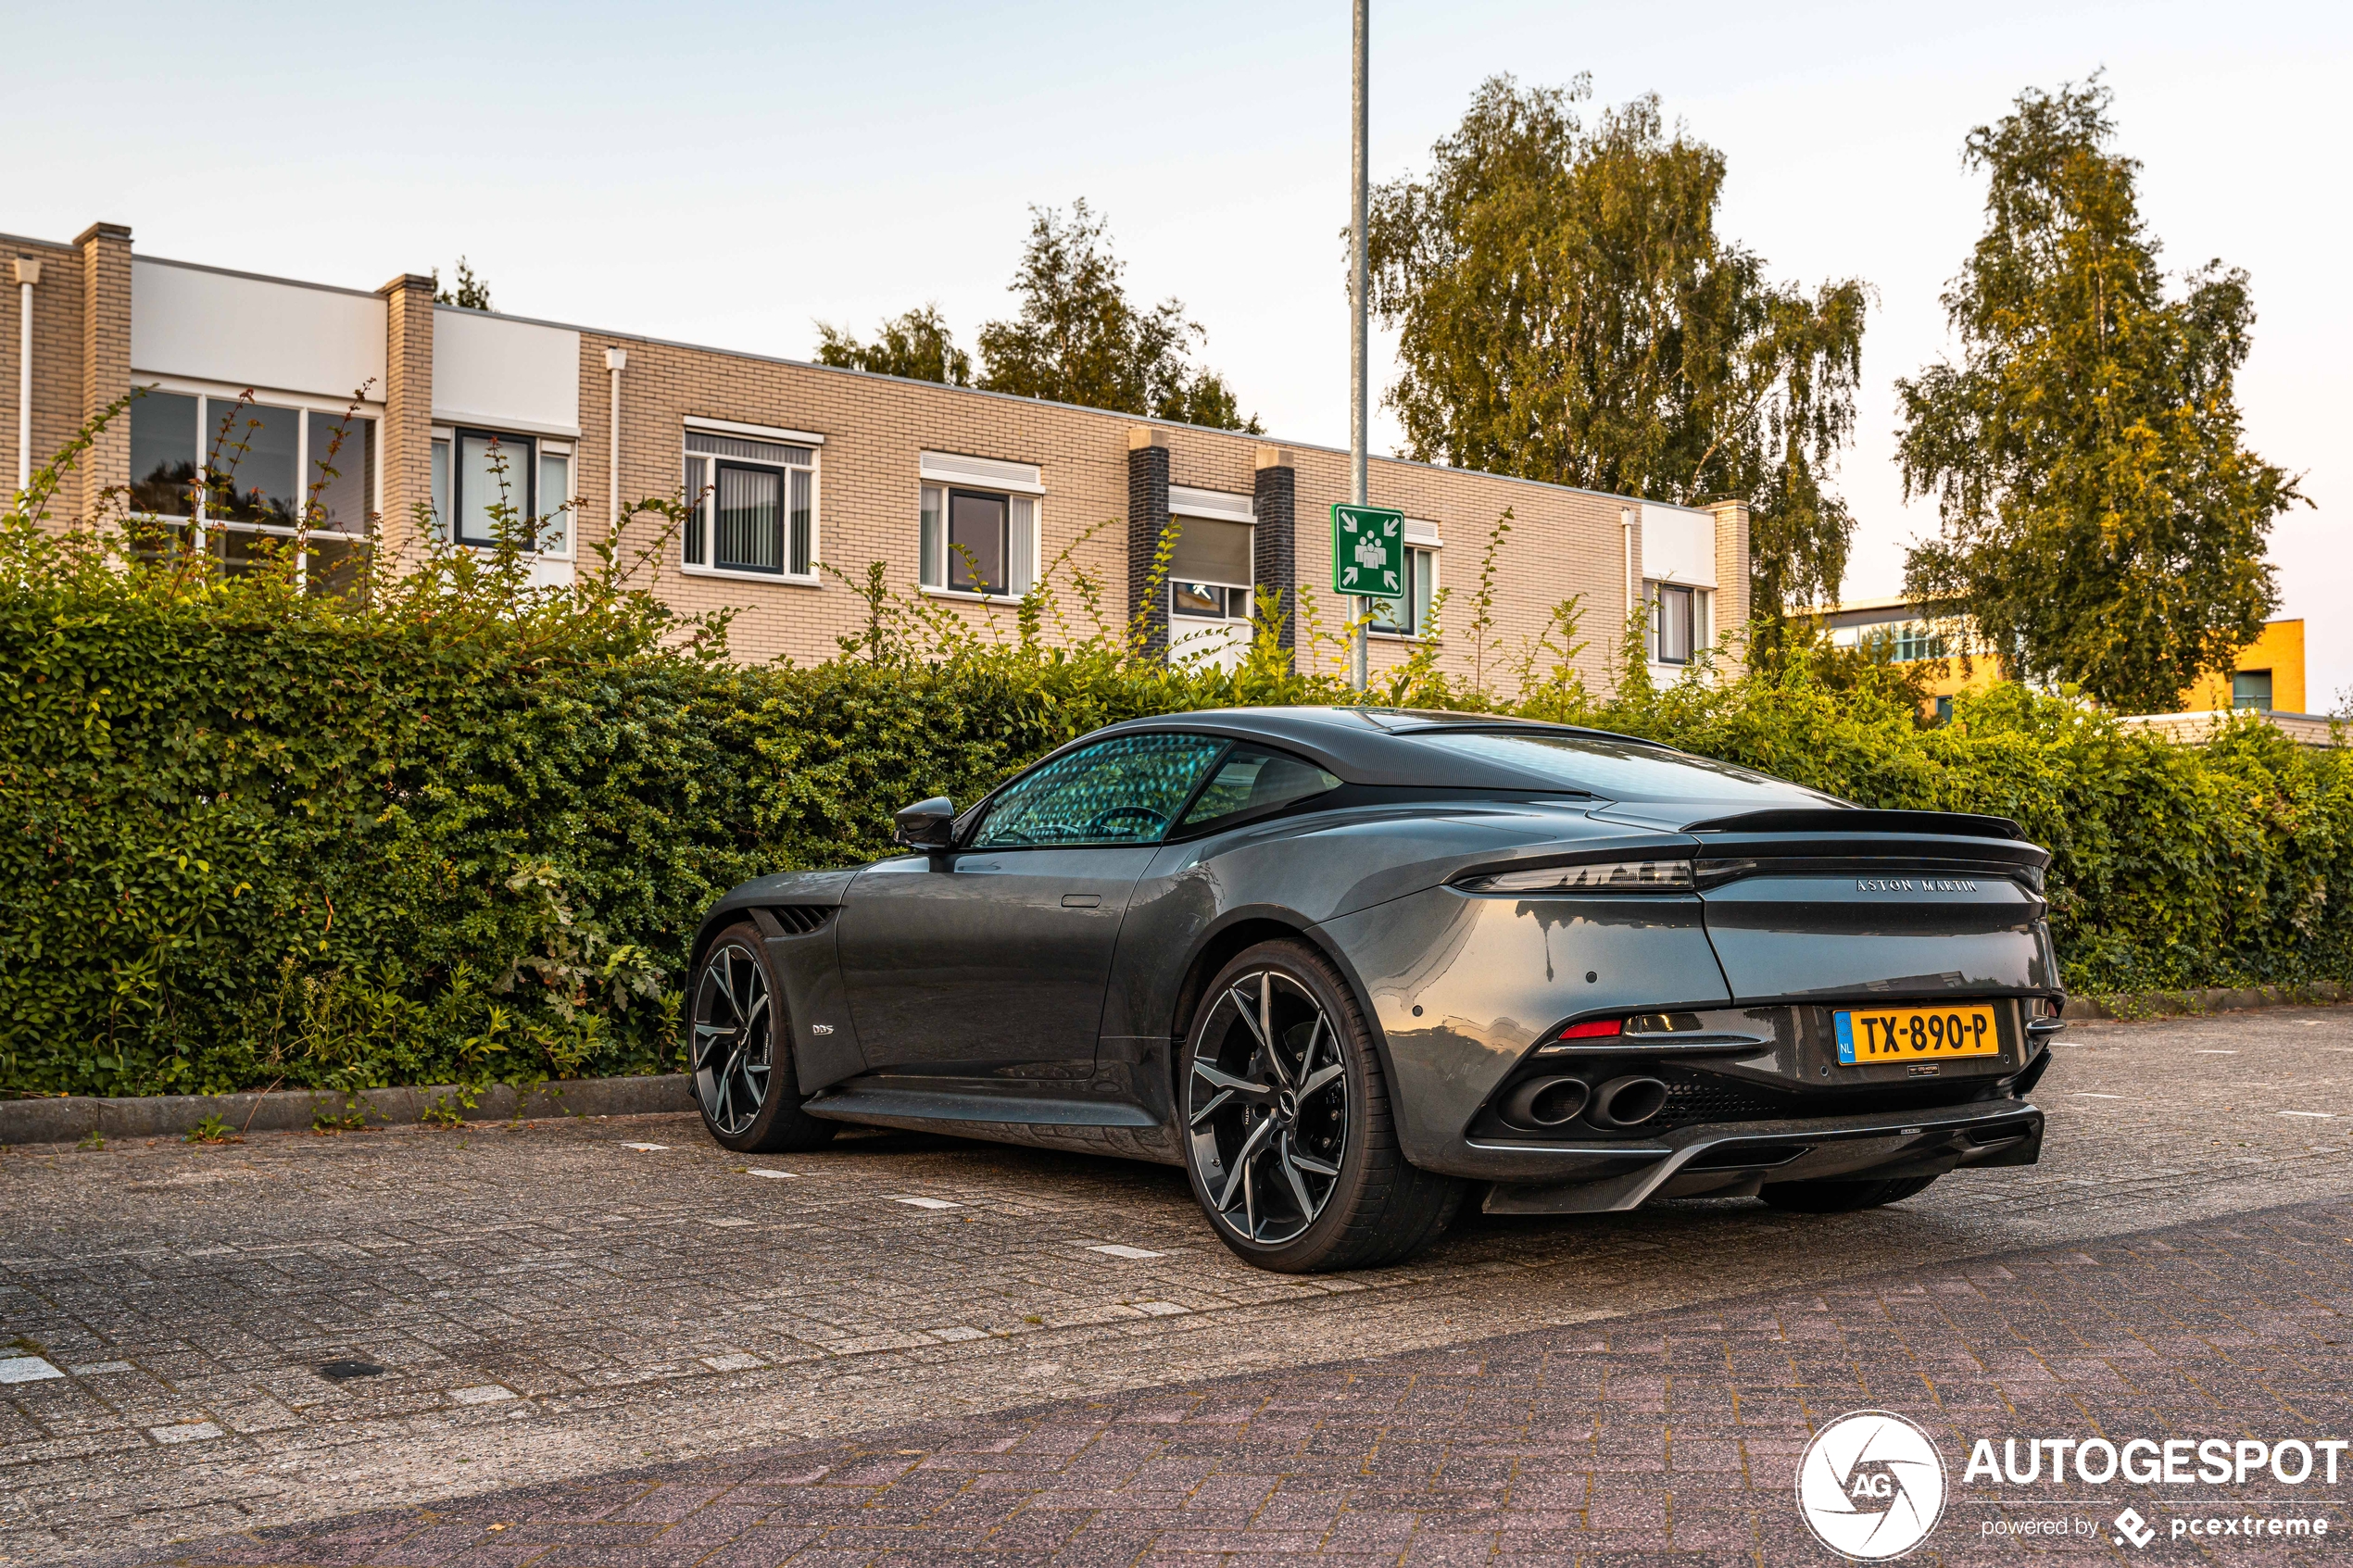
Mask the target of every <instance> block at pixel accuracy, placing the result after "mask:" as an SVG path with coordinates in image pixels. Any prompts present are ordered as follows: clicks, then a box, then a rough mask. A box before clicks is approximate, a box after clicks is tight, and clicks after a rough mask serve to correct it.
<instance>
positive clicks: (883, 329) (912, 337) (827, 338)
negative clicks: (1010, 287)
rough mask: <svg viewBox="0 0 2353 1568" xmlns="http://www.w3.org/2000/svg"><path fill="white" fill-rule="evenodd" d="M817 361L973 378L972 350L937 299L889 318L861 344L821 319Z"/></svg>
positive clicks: (951, 380)
mask: <svg viewBox="0 0 2353 1568" xmlns="http://www.w3.org/2000/svg"><path fill="white" fill-rule="evenodd" d="M817 363H819V364H820V365H833V366H836V367H837V368H839V369H841V370H872V371H874V372H875V373H876V374H877V375H885V376H905V377H907V378H908V379H909V380H911V381H936V382H944V383H947V384H948V385H950V386H970V385H971V384H972V380H973V361H972V356H971V355H969V354H966V353H965V352H964V351H963V349H961V348H959V347H957V346H956V340H955V338H954V336H953V335H952V334H951V333H950V332H949V330H948V323H947V322H946V321H945V320H941V319H940V315H939V307H938V306H937V304H932V305H926V306H924V307H921V308H919V309H914V310H910V311H907V312H906V313H905V314H903V315H900V316H895V317H893V318H892V319H891V320H887V321H885V322H884V323H883V324H882V325H881V326H879V327H876V328H875V341H874V342H872V343H864V344H862V343H860V342H859V341H858V340H857V339H856V338H855V337H852V336H851V335H850V334H849V332H848V331H847V330H845V329H843V328H840V327H835V326H828V325H827V324H826V323H824V322H823V321H820V322H818V323H817Z"/></svg>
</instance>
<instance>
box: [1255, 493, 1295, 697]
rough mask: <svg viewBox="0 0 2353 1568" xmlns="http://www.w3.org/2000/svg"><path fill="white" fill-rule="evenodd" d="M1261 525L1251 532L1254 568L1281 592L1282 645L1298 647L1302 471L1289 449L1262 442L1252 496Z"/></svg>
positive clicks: (1263, 584) (1263, 583) (1264, 583)
mask: <svg viewBox="0 0 2353 1568" xmlns="http://www.w3.org/2000/svg"><path fill="white" fill-rule="evenodd" d="M1251 509H1252V511H1253V512H1254V513H1256V514H1257V519H1258V525H1257V527H1256V528H1255V529H1253V530H1252V533H1251V547H1250V570H1251V576H1252V580H1253V581H1254V582H1255V583H1257V585H1258V586H1259V587H1260V588H1261V589H1273V590H1274V591H1275V592H1277V593H1279V594H1281V595H1282V596H1283V602H1282V615H1283V627H1282V637H1281V641H1282V646H1283V647H1284V648H1285V650H1286V651H1289V650H1292V649H1296V648H1297V647H1298V646H1299V517H1298V511H1299V470H1297V469H1295V468H1293V467H1292V466H1291V463H1290V453H1288V452H1285V451H1282V450H1281V449H1280V448H1277V447H1263V448H1261V449H1260V451H1259V455H1258V480H1257V483H1256V484H1255V486H1254V487H1253V489H1252V496H1251Z"/></svg>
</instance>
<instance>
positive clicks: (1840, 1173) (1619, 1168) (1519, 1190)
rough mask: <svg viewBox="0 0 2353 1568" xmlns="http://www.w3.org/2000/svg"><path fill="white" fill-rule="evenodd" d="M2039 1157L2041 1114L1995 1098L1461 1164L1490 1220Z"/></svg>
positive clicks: (1522, 1148) (1536, 1149)
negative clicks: (1479, 1186) (1480, 1177)
mask: <svg viewBox="0 0 2353 1568" xmlns="http://www.w3.org/2000/svg"><path fill="white" fill-rule="evenodd" d="M2042 1150H2043V1112H2042V1111H2041V1110H2038V1109H2036V1108H2035V1107H2034V1105H2033V1104H2032V1103H2031V1102H2030V1101H2026V1100H2021V1099H2010V1098H2002V1099H1991V1100H1976V1101H1972V1102H1970V1103H1969V1104H1966V1105H1954V1106H1942V1107H1938V1108H1936V1109H1934V1110H1926V1109H1919V1110H1896V1111H1874V1112H1870V1113H1868V1114H1862V1115H1852V1116H1811V1117H1805V1118H1799V1119H1793V1120H1789V1121H1780V1122H1739V1123H1719V1124H1717V1125H1713V1126H1689V1127H1679V1128H1677V1129H1675V1130H1674V1131H1673V1132H1670V1133H1665V1134H1662V1135H1659V1136H1658V1137H1657V1138H1655V1139H1645V1140H1643V1141H1642V1143H1641V1144H1640V1145H1638V1146H1637V1145H1629V1144H1624V1143H1616V1144H1601V1143H1592V1144H1582V1145H1573V1146H1572V1145H1566V1144H1563V1145H1539V1144H1534V1143H1518V1142H1510V1143H1505V1142H1502V1141H1487V1140H1479V1141H1474V1142H1472V1143H1470V1144H1469V1145H1468V1148H1467V1149H1466V1152H1467V1153H1468V1154H1469V1155H1470V1156H1471V1157H1472V1158H1471V1159H1470V1160H1468V1161H1466V1162H1467V1163H1472V1164H1476V1165H1478V1166H1480V1167H1483V1172H1482V1173H1486V1174H1489V1175H1490V1176H1491V1179H1494V1180H1495V1181H1496V1185H1495V1186H1494V1188H1493V1189H1492V1190H1491V1192H1490V1193H1489V1194H1488V1198H1487V1204H1486V1208H1487V1211H1488V1212H1489V1213H1491V1214H1600V1213H1609V1212H1614V1211H1617V1210H1627V1209H1639V1208H1641V1207H1642V1205H1643V1204H1645V1203H1648V1202H1650V1201H1652V1200H1653V1199H1654V1198H1699V1197H1721V1198H1733V1197H1742V1196H1754V1195H1755V1193H1756V1191H1757V1190H1758V1189H1759V1188H1760V1187H1762V1186H1764V1185H1766V1184H1767V1183H1768V1182H1809V1181H1863V1180H1879V1179H1881V1178H1885V1177H1893V1176H1935V1175H1942V1174H1943V1173H1945V1172H1947V1171H1951V1170H1954V1169H1957V1167H1960V1166H1963V1165H2032V1164H2033V1163H2034V1162H2035V1161H2036V1160H2039V1159H2040V1158H2041V1156H2042ZM1505 1172H1508V1174H1504V1173H1505Z"/></svg>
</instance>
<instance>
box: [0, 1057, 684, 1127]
mask: <svg viewBox="0 0 2353 1568" xmlns="http://www.w3.org/2000/svg"><path fill="white" fill-rule="evenodd" d="M465 1093H466V1091H465V1090H464V1088H463V1087H461V1086H460V1085H455V1084H437V1085H428V1086H426V1087H422V1088H393V1089H362V1090H360V1091H359V1093H357V1094H352V1095H346V1094H338V1093H333V1092H330V1091H326V1090H316V1089H286V1090H281V1091H279V1092H277V1093H273V1094H242V1095H141V1096H127V1097H123V1098H98V1097H94V1096H86V1095H77V1096H72V1097H69V1098H57V1099H12V1100H0V1144H34V1143H78V1142H80V1141H81V1140H82V1139H83V1138H85V1137H88V1136H89V1135H91V1134H93V1133H95V1134H97V1135H99V1136H100V1137H106V1138H155V1137H174V1136H178V1135H181V1134H184V1133H186V1132H187V1131H188V1130H189V1129H190V1128H192V1127H194V1126H195V1124H196V1123H199V1122H202V1121H203V1120H204V1119H205V1118H206V1117H208V1116H218V1117H220V1120H221V1121H223V1122H224V1123H228V1124H229V1125H230V1126H231V1127H233V1128H235V1129H236V1130H237V1131H239V1132H247V1131H251V1132H257V1133H259V1132H302V1131H308V1129H309V1128H310V1126H311V1125H312V1123H314V1122H315V1121H316V1119H317V1118H319V1117H321V1116H347V1115H349V1114H351V1113H352V1112H354V1111H358V1112H359V1113H360V1114H362V1115H364V1116H365V1117H366V1118H367V1120H368V1123H369V1124H370V1125H371V1126H393V1125H409V1124H413V1123H417V1122H420V1121H422V1120H423V1116H424V1113H425V1112H426V1111H427V1110H434V1109H436V1108H442V1107H446V1108H447V1110H451V1111H454V1112H456V1113H457V1114H458V1115H459V1116H460V1117H462V1118H463V1119H465V1120H466V1121H468V1122H513V1121H536V1120H540V1119H544V1118H551V1117H558V1116H636V1115H643V1114H645V1113H647V1112H648V1111H667V1110H693V1109H694V1100H693V1098H691V1096H690V1094H689V1091H688V1089H687V1083H686V1074H685V1073H664V1074H662V1075H661V1076H659V1077H645V1078H576V1079H572V1080H569V1081H566V1082H561V1083H548V1084H542V1085H538V1086H537V1087H535V1088H534V1089H532V1090H530V1091H528V1092H526V1093H521V1094H519V1093H517V1092H516V1091H515V1090H514V1089H513V1088H512V1087H510V1085H505V1084H498V1085H493V1086H491V1087H490V1088H486V1089H483V1090H480V1091H478V1092H477V1093H476V1094H475V1095H474V1103H473V1104H472V1105H471V1106H470V1105H468V1104H466V1103H465V1098H464V1097H465Z"/></svg>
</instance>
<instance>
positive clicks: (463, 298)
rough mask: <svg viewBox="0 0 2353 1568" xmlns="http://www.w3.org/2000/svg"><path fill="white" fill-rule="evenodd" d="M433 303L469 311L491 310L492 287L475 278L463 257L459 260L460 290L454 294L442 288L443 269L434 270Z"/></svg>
mask: <svg viewBox="0 0 2353 1568" xmlns="http://www.w3.org/2000/svg"><path fill="white" fill-rule="evenodd" d="M433 302H434V304H435V305H455V306H458V307H460V308H463V309H467V310H487V309H489V308H490V285H489V284H488V283H486V282H484V281H483V280H482V279H480V278H477V277H475V276H474V270H473V269H472V268H471V267H469V266H467V265H466V258H465V257H462V256H461V257H459V258H458V289H457V292H456V293H454V294H453V293H451V292H450V291H449V290H447V289H445V288H443V287H442V286H441V269H440V268H438V267H436V268H434V270H433Z"/></svg>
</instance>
